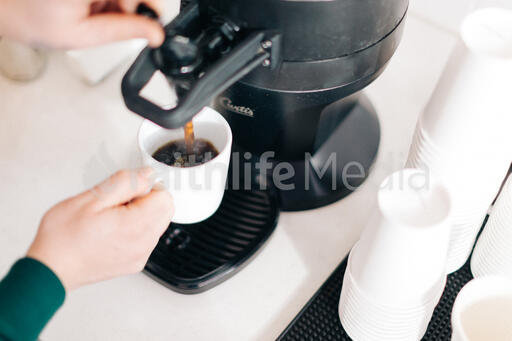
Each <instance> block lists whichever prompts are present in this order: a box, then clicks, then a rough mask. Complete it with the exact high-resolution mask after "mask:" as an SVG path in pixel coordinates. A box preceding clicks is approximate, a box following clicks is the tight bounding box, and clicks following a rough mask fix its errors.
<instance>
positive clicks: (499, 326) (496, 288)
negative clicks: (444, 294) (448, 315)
mask: <svg viewBox="0 0 512 341" xmlns="http://www.w3.org/2000/svg"><path fill="white" fill-rule="evenodd" d="M511 316H512V281H511V280H510V279H507V278H504V277H496V276H487V277H482V278H478V279H474V280H472V281H471V282H469V283H468V284H467V285H466V286H465V287H464V288H462V290H461V292H460V293H459V295H458V296H457V299H456V300H455V304H454V306H453V311H452V330H453V331H452V341H490V340H492V341H510V340H512V323H511V320H510V319H511Z"/></svg>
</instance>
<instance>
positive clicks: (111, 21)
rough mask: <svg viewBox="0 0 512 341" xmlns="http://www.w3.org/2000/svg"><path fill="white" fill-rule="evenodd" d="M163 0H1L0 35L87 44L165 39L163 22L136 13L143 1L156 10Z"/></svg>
mask: <svg viewBox="0 0 512 341" xmlns="http://www.w3.org/2000/svg"><path fill="white" fill-rule="evenodd" d="M162 2H163V0H143V1H141V0H108V1H107V0H99V1H98V0H44V1H43V0H0V36H7V37H9V38H11V39H14V40H18V41H20V42H24V43H27V44H30V45H36V46H40V45H42V46H47V47H54V48H66V49H70V48H85V47H89V46H95V45H99V44H104V43H108V42H113V41H119V40H127V39H132V38H146V39H147V40H148V42H149V45H151V46H159V45H161V44H162V42H163V40H164V36H165V34H164V31H163V28H162V26H161V25H160V24H159V23H158V22H156V21H155V20H151V19H149V18H146V17H144V16H141V15H136V14H135V12H136V9H137V7H138V5H139V4H140V3H145V4H147V5H148V6H149V7H151V8H152V9H154V10H155V11H157V12H160V11H161V8H162Z"/></svg>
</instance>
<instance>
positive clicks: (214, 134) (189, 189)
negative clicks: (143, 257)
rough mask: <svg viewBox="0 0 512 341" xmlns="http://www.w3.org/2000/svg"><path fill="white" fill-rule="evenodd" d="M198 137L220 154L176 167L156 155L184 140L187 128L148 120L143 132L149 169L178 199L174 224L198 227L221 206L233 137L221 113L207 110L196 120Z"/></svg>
mask: <svg viewBox="0 0 512 341" xmlns="http://www.w3.org/2000/svg"><path fill="white" fill-rule="evenodd" d="M193 122H194V134H195V137H196V138H202V139H206V140H208V141H210V142H211V143H212V144H213V146H214V147H215V148H216V149H217V150H218V152H219V155H218V156H217V157H215V158H213V159H212V160H211V161H208V162H206V163H203V164H201V165H198V166H194V167H186V168H180V167H173V166H168V165H166V164H164V163H161V162H158V161H157V160H155V159H154V158H153V157H152V155H153V154H154V153H155V152H156V151H157V150H158V149H159V148H160V147H162V146H164V145H165V144H167V143H169V142H172V141H176V140H180V139H183V138H184V130H183V129H164V128H162V127H160V126H158V125H156V124H154V123H153V122H151V121H148V120H145V121H144V122H143V123H142V125H141V127H140V130H139V148H140V150H141V153H142V160H143V164H144V165H145V166H150V167H152V168H153V169H154V171H155V176H156V179H157V182H159V183H161V184H162V185H163V186H164V187H165V189H166V190H167V191H169V193H170V194H171V195H172V196H173V198H174V205H175V210H176V211H175V215H174V218H173V222H176V223H178V224H194V223H198V222H200V221H203V220H206V219H208V218H209V217H210V216H211V215H212V214H214V213H215V212H216V211H217V209H218V208H219V206H220V203H221V201H222V198H223V196H224V190H225V187H226V179H227V174H228V169H229V161H230V158H231V145H232V141H233V136H232V133H231V128H230V127H229V124H228V123H227V122H226V120H225V119H224V117H222V115H221V114H219V113H218V112H216V111H215V110H213V109H211V108H208V107H207V108H204V109H203V110H202V111H201V112H200V113H199V114H198V115H196V116H195V117H194V119H193Z"/></svg>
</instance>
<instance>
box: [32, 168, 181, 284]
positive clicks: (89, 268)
mask: <svg viewBox="0 0 512 341" xmlns="http://www.w3.org/2000/svg"><path fill="white" fill-rule="evenodd" d="M151 173H152V172H151V169H141V170H137V171H120V172H118V173H116V174H115V175H113V176H112V177H111V178H109V179H108V180H106V181H105V182H104V183H102V184H100V185H98V186H96V187H95V188H94V189H92V190H89V191H87V192H85V193H82V194H79V195H78V196H76V197H73V198H71V199H68V200H66V201H63V202H62V203H60V204H58V205H56V206H55V207H54V208H52V209H51V210H50V211H48V213H46V215H45V216H44V218H43V219H42V221H41V225H40V226H39V231H38V233H37V236H36V238H35V240H34V242H33V244H32V246H31V247H30V249H29V251H28V253H27V256H28V257H31V258H34V259H37V260H39V261H41V262H42V263H44V264H46V265H47V266H48V267H49V268H50V269H52V270H53V271H54V272H55V273H56V274H57V276H58V277H59V279H60V280H61V282H62V283H63V285H64V287H65V288H66V290H72V289H75V288H77V287H80V286H83V285H86V284H90V283H94V282H98V281H102V280H107V279H111V278H114V277H117V276H121V275H126V274H131V273H136V272H139V271H142V269H143V268H144V266H145V264H146V262H147V260H148V258H149V256H150V254H151V252H152V251H153V249H154V248H155V246H156V244H157V243H158V240H159V238H160V237H161V235H162V234H163V233H164V232H165V231H166V229H167V227H168V226H169V223H170V221H171V217H172V215H173V212H174V207H173V201H172V198H171V196H170V195H169V193H167V192H166V191H156V190H153V191H151V192H149V193H148V191H149V189H150V188H151V186H152V179H151Z"/></svg>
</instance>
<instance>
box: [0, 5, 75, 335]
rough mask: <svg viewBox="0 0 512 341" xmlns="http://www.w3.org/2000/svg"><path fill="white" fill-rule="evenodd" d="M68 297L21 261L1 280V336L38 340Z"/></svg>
mask: <svg viewBox="0 0 512 341" xmlns="http://www.w3.org/2000/svg"><path fill="white" fill-rule="evenodd" d="M0 1H2V0H0ZM64 298H65V290H64V287H63V286H62V284H61V282H60V280H59V278H58V277H57V276H56V275H55V274H54V273H53V271H52V270H50V269H49V268H48V267H46V266H45V265H44V264H42V263H40V262H39V261H37V260H34V259H32V258H23V259H21V260H19V261H18V262H16V263H15V264H14V265H13V267H12V268H11V270H10V271H9V273H8V274H7V276H6V277H5V278H4V279H3V280H2V281H1V282H0V339H1V340H3V339H7V340H13V341H18V340H20V341H24V340H36V339H37V337H38V335H39V333H40V332H41V331H42V330H43V328H44V327H45V325H46V324H47V323H48V321H49V320H50V319H51V318H52V316H53V315H54V314H55V312H56V311H57V310H58V309H59V308H60V306H61V305H62V303H63V302H64Z"/></svg>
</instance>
